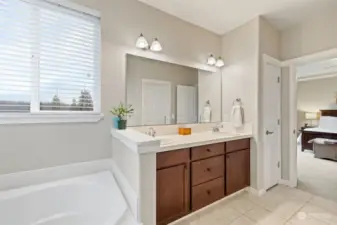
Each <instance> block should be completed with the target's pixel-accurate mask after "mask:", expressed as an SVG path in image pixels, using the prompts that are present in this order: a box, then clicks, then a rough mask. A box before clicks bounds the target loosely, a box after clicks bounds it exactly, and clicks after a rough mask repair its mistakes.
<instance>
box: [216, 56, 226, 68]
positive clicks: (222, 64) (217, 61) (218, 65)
mask: <svg viewBox="0 0 337 225" xmlns="http://www.w3.org/2000/svg"><path fill="white" fill-rule="evenodd" d="M224 65H225V62H224V61H223V59H222V58H221V57H219V58H218V59H217V60H216V63H215V66H216V67H219V68H221V67H223V66H224Z"/></svg>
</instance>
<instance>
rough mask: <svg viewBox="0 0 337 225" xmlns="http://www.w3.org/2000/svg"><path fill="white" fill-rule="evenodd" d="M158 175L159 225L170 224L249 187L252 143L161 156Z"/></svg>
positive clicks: (224, 144) (229, 143) (237, 142)
mask: <svg viewBox="0 0 337 225" xmlns="http://www.w3.org/2000/svg"><path fill="white" fill-rule="evenodd" d="M166 149H167V148H166ZM156 174H157V190H156V193H157V200H156V202H157V224H160V225H161V224H168V223H170V222H172V221H174V220H176V219H178V218H180V217H183V216H185V215H187V214H189V213H191V212H193V211H196V210H198V209H200V208H203V207H205V206H207V205H209V204H211V203H213V202H215V201H217V200H220V199H222V198H224V197H225V196H228V195H230V194H233V193H235V192H237V191H239V190H241V189H244V188H245V187H247V186H249V185H250V139H249V138H243V139H238V140H233V141H227V142H220V143H213V144H208V145H200V146H194V147H190V148H183V149H176V150H171V151H164V152H159V153H157V173H156Z"/></svg>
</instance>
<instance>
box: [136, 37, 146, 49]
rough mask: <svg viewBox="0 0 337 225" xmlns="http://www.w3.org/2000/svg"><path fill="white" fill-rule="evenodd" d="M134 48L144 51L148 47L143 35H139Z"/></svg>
mask: <svg viewBox="0 0 337 225" xmlns="http://www.w3.org/2000/svg"><path fill="white" fill-rule="evenodd" d="M136 47H137V48H141V49H146V48H148V47H149V43H148V42H147V40H146V38H145V37H144V36H143V34H140V36H139V37H138V39H137V42H136Z"/></svg>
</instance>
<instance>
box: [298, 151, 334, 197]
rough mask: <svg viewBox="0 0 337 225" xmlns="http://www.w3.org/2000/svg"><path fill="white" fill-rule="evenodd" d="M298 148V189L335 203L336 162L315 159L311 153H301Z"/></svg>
mask: <svg viewBox="0 0 337 225" xmlns="http://www.w3.org/2000/svg"><path fill="white" fill-rule="evenodd" d="M300 147H301V146H299V147H298V148H297V149H298V154H297V160H298V179H299V181H298V188H299V189H301V190H303V191H306V192H310V193H312V194H315V195H318V196H321V197H323V198H327V199H331V200H333V201H335V202H337V162H335V161H330V160H325V159H317V158H315V157H314V154H313V152H312V151H304V152H301V148H300Z"/></svg>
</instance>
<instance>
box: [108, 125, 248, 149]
mask: <svg viewBox="0 0 337 225" xmlns="http://www.w3.org/2000/svg"><path fill="white" fill-rule="evenodd" d="M111 134H112V136H114V137H115V138H117V139H119V140H120V141H122V142H123V143H124V144H126V145H127V146H129V148H130V149H132V150H133V151H134V152H136V153H138V154H145V153H150V152H165V151H172V150H177V149H184V148H191V147H196V146H202V145H209V144H216V143H221V142H227V141H233V140H239V139H245V138H251V137H252V133H251V132H243V133H234V132H225V131H223V132H212V131H204V132H198V133H192V134H191V135H185V136H181V135H178V134H174V135H163V136H157V137H151V136H148V135H146V134H144V133H141V132H138V131H136V130H133V129H126V130H114V129H112V130H111Z"/></svg>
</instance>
